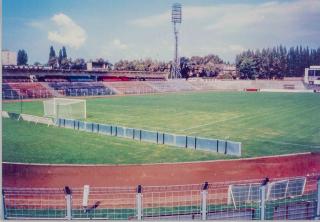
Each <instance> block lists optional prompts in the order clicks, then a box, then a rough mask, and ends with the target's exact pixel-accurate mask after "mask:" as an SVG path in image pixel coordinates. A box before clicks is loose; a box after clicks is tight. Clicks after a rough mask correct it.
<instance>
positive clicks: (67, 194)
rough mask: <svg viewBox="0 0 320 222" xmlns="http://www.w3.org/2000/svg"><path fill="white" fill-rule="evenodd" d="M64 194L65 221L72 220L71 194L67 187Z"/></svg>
mask: <svg viewBox="0 0 320 222" xmlns="http://www.w3.org/2000/svg"><path fill="white" fill-rule="evenodd" d="M64 192H65V194H66V204H67V215H66V219H67V220H71V219H72V192H71V190H70V188H69V187H68V186H66V187H65V188H64Z"/></svg>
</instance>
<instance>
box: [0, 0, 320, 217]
mask: <svg viewBox="0 0 320 222" xmlns="http://www.w3.org/2000/svg"><path fill="white" fill-rule="evenodd" d="M181 11H182V6H181V4H178V3H175V4H173V5H172V11H171V20H172V21H171V22H172V24H173V27H174V35H175V37H176V38H175V50H176V51H175V53H174V59H173V61H171V62H169V63H168V64H165V65H164V66H163V67H164V68H163V69H162V68H161V67H162V65H163V64H160V63H159V64H157V65H158V66H157V68H155V66H156V65H155V64H152V65H153V66H154V67H153V68H150V67H151V65H150V64H149V66H148V65H146V66H145V67H149V68H144V70H138V68H137V67H138V66H139V65H140V66H141V65H142V64H136V66H137V67H136V68H132V67H133V65H134V64H133V63H130V62H128V61H127V63H126V62H124V61H122V62H119V63H117V64H114V65H113V66H114V67H113V68H110V67H108V65H110V64H109V63H107V62H106V61H101V60H99V61H88V62H87V63H86V64H84V67H82V66H81V67H80V66H79V64H76V62H75V63H72V64H71V63H70V64H69V65H68V64H67V63H68V61H67V60H68V59H67V57H65V58H63V57H64V56H63V55H64V54H66V52H65V50H66V49H65V48H64V47H63V49H62V50H60V52H62V53H61V56H62V57H61V60H59V57H57V56H52V55H51V54H52V53H51V52H52V50H51V49H50V56H49V61H48V64H46V65H43V66H42V65H27V64H24V65H21V64H10V62H9V60H10V59H8V62H7V64H4V60H2V63H3V65H2V81H3V82H2V113H1V114H2V126H3V127H2V138H3V139H2V142H3V145H2V161H3V163H2V171H3V173H2V175H3V183H2V184H3V185H2V186H3V187H2V196H1V197H2V201H1V202H2V212H1V214H2V216H3V219H7V220H10V219H12V220H30V219H33V220H35V219H36V220H91V219H93V220H313V219H319V217H320V125H319V123H320V114H319V110H320V93H319V92H320V82H319V81H320V66H319V65H320V48H319V49H315V50H311V51H310V52H309V51H308V53H307V51H303V53H301V54H299V53H300V52H299V50H297V54H298V55H299V56H301V58H302V56H306V55H308V56H309V55H310V58H309V57H308V59H309V60H303V61H308V62H306V63H301V64H300V66H298V65H297V66H292V65H290V64H291V63H290V61H294V62H293V64H296V63H297V59H296V58H297V57H294V58H295V59H294V60H290V58H292V56H291V54H290V53H292V54H294V53H295V49H294V48H293V51H292V52H291V51H287V50H286V49H284V48H283V47H282V46H280V47H277V48H276V49H275V48H274V49H273V50H274V54H273V52H272V50H271V51H270V53H271V54H270V56H271V57H272V59H273V60H275V58H276V57H277V56H279V58H282V57H281V56H282V55H284V54H285V55H286V60H285V62H286V63H287V64H288V65H286V66H283V67H280V65H278V66H277V67H278V69H279V70H280V71H278V72H276V71H274V69H276V68H274V67H273V68H272V69H271V68H270V70H268V75H269V76H268V77H266V78H265V77H263V75H266V74H265V73H264V71H261V70H262V69H260V71H257V70H256V72H257V73H254V72H253V71H250V69H249V68H248V67H247V66H246V67H245V68H243V66H244V65H243V64H245V63H246V64H247V61H248V58H247V57H249V58H251V57H250V56H253V57H255V58H256V57H258V56H260V55H262V56H263V52H262V53H260V52H259V53H258V52H256V54H254V52H253V51H252V52H251V51H248V52H243V53H242V54H240V55H239V56H237V61H236V64H235V65H230V64H226V63H223V62H222V61H218V60H219V59H218V57H216V56H214V55H212V56H211V55H210V56H207V57H203V58H200V57H199V58H193V60H192V58H191V59H190V61H189V60H188V61H187V60H186V59H185V60H184V59H182V57H181V58H180V57H178V34H179V31H178V28H177V26H178V25H180V24H181ZM51 48H52V47H51ZM301 50H304V49H301ZM308 50H309V49H308ZM266 52H268V50H266ZM301 52H302V51H301ZM10 53H11V52H9V51H5V52H4V51H3V53H2V57H4V55H8V58H9V57H10V56H11V54H10ZM23 53H24V52H22V51H19V53H18V59H17V60H18V63H19V57H20V58H23ZM283 53H284V54H283ZM19 54H20V55H19ZM317 56H318V57H317ZM22 60H23V59H22ZM200 60H201V61H200ZM207 60H209V62H206V61H207ZM63 61H65V63H64V62H63ZM195 61H198V62H195ZM203 61H204V62H203ZM213 61H215V62H216V63H214V62H213ZM279 61H280V62H283V61H282V60H281V59H279ZM301 61H302V59H301ZM140 62H141V63H143V62H142V60H140ZM144 62H145V63H147V61H144ZM201 62H203V64H205V65H203V64H202V63H201ZM129 63H130V64H129ZM208 64H209V65H208ZM212 64H214V65H212ZM66 65H67V66H66ZM271 65H272V64H270V66H271ZM210 66H214V70H213V69H211V68H212V67H211V68H210ZM257 66H258V65H257V64H255V65H254V67H257ZM66 67H67V68H66ZM79 67H80V68H79ZM116 67H117V68H116ZM119 67H124V68H119ZM208 67H209V68H208ZM290 67H291V68H290ZM252 69H253V68H252ZM255 69H256V68H255ZM212 70H213V71H212ZM283 70H285V71H286V72H284V71H283ZM292 70H293V71H292ZM297 70H298V71H297ZM291 71H292V72H297V75H296V76H293V75H288V76H287V75H286V74H283V73H290V72H291ZM260 72H261V73H260ZM250 73H251V74H250Z"/></svg>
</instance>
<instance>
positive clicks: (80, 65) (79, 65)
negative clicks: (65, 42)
mask: <svg viewBox="0 0 320 222" xmlns="http://www.w3.org/2000/svg"><path fill="white" fill-rule="evenodd" d="M71 69H77V70H84V69H86V62H85V60H84V59H82V58H78V59H76V60H74V62H72V64H71Z"/></svg>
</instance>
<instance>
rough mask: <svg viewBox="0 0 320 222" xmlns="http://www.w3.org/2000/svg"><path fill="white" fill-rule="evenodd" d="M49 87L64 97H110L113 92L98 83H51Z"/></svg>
mask: <svg viewBox="0 0 320 222" xmlns="http://www.w3.org/2000/svg"><path fill="white" fill-rule="evenodd" d="M49 86H50V87H52V88H53V89H54V90H57V91H59V92H61V93H62V94H63V95H65V96H100V95H112V94H113V91H112V90H111V89H109V88H107V87H106V86H105V85H103V84H102V83H100V82H90V81H89V82H80V81H79V82H53V83H49Z"/></svg>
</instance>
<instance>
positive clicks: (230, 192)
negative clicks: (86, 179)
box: [3, 174, 320, 220]
mask: <svg viewBox="0 0 320 222" xmlns="http://www.w3.org/2000/svg"><path fill="white" fill-rule="evenodd" d="M319 176H320V174H317V175H314V174H313V175H309V176H300V177H292V178H277V179H270V181H268V180H267V179H261V180H244V181H234V182H221V183H207V182H205V183H203V184H193V185H192V184H190V185H177V186H140V185H139V186H137V187H90V189H89V195H88V196H87V197H88V199H87V203H86V204H84V202H85V201H84V199H85V198H84V189H83V188H79V187H77V188H72V187H65V188H56V189H54V188H43V189H41V188H9V187H5V188H4V189H3V203H4V215H5V218H6V219H63V220H71V219H110V220H200V219H201V220H215V219H219V220H226V219H232V220H241V219H245V220H260V219H268V220H272V219H273V220H279V219H281V220H284V219H303V220H307V219H316V218H318V217H319V213H320V212H319V211H320V204H319V201H320V180H319Z"/></svg>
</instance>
